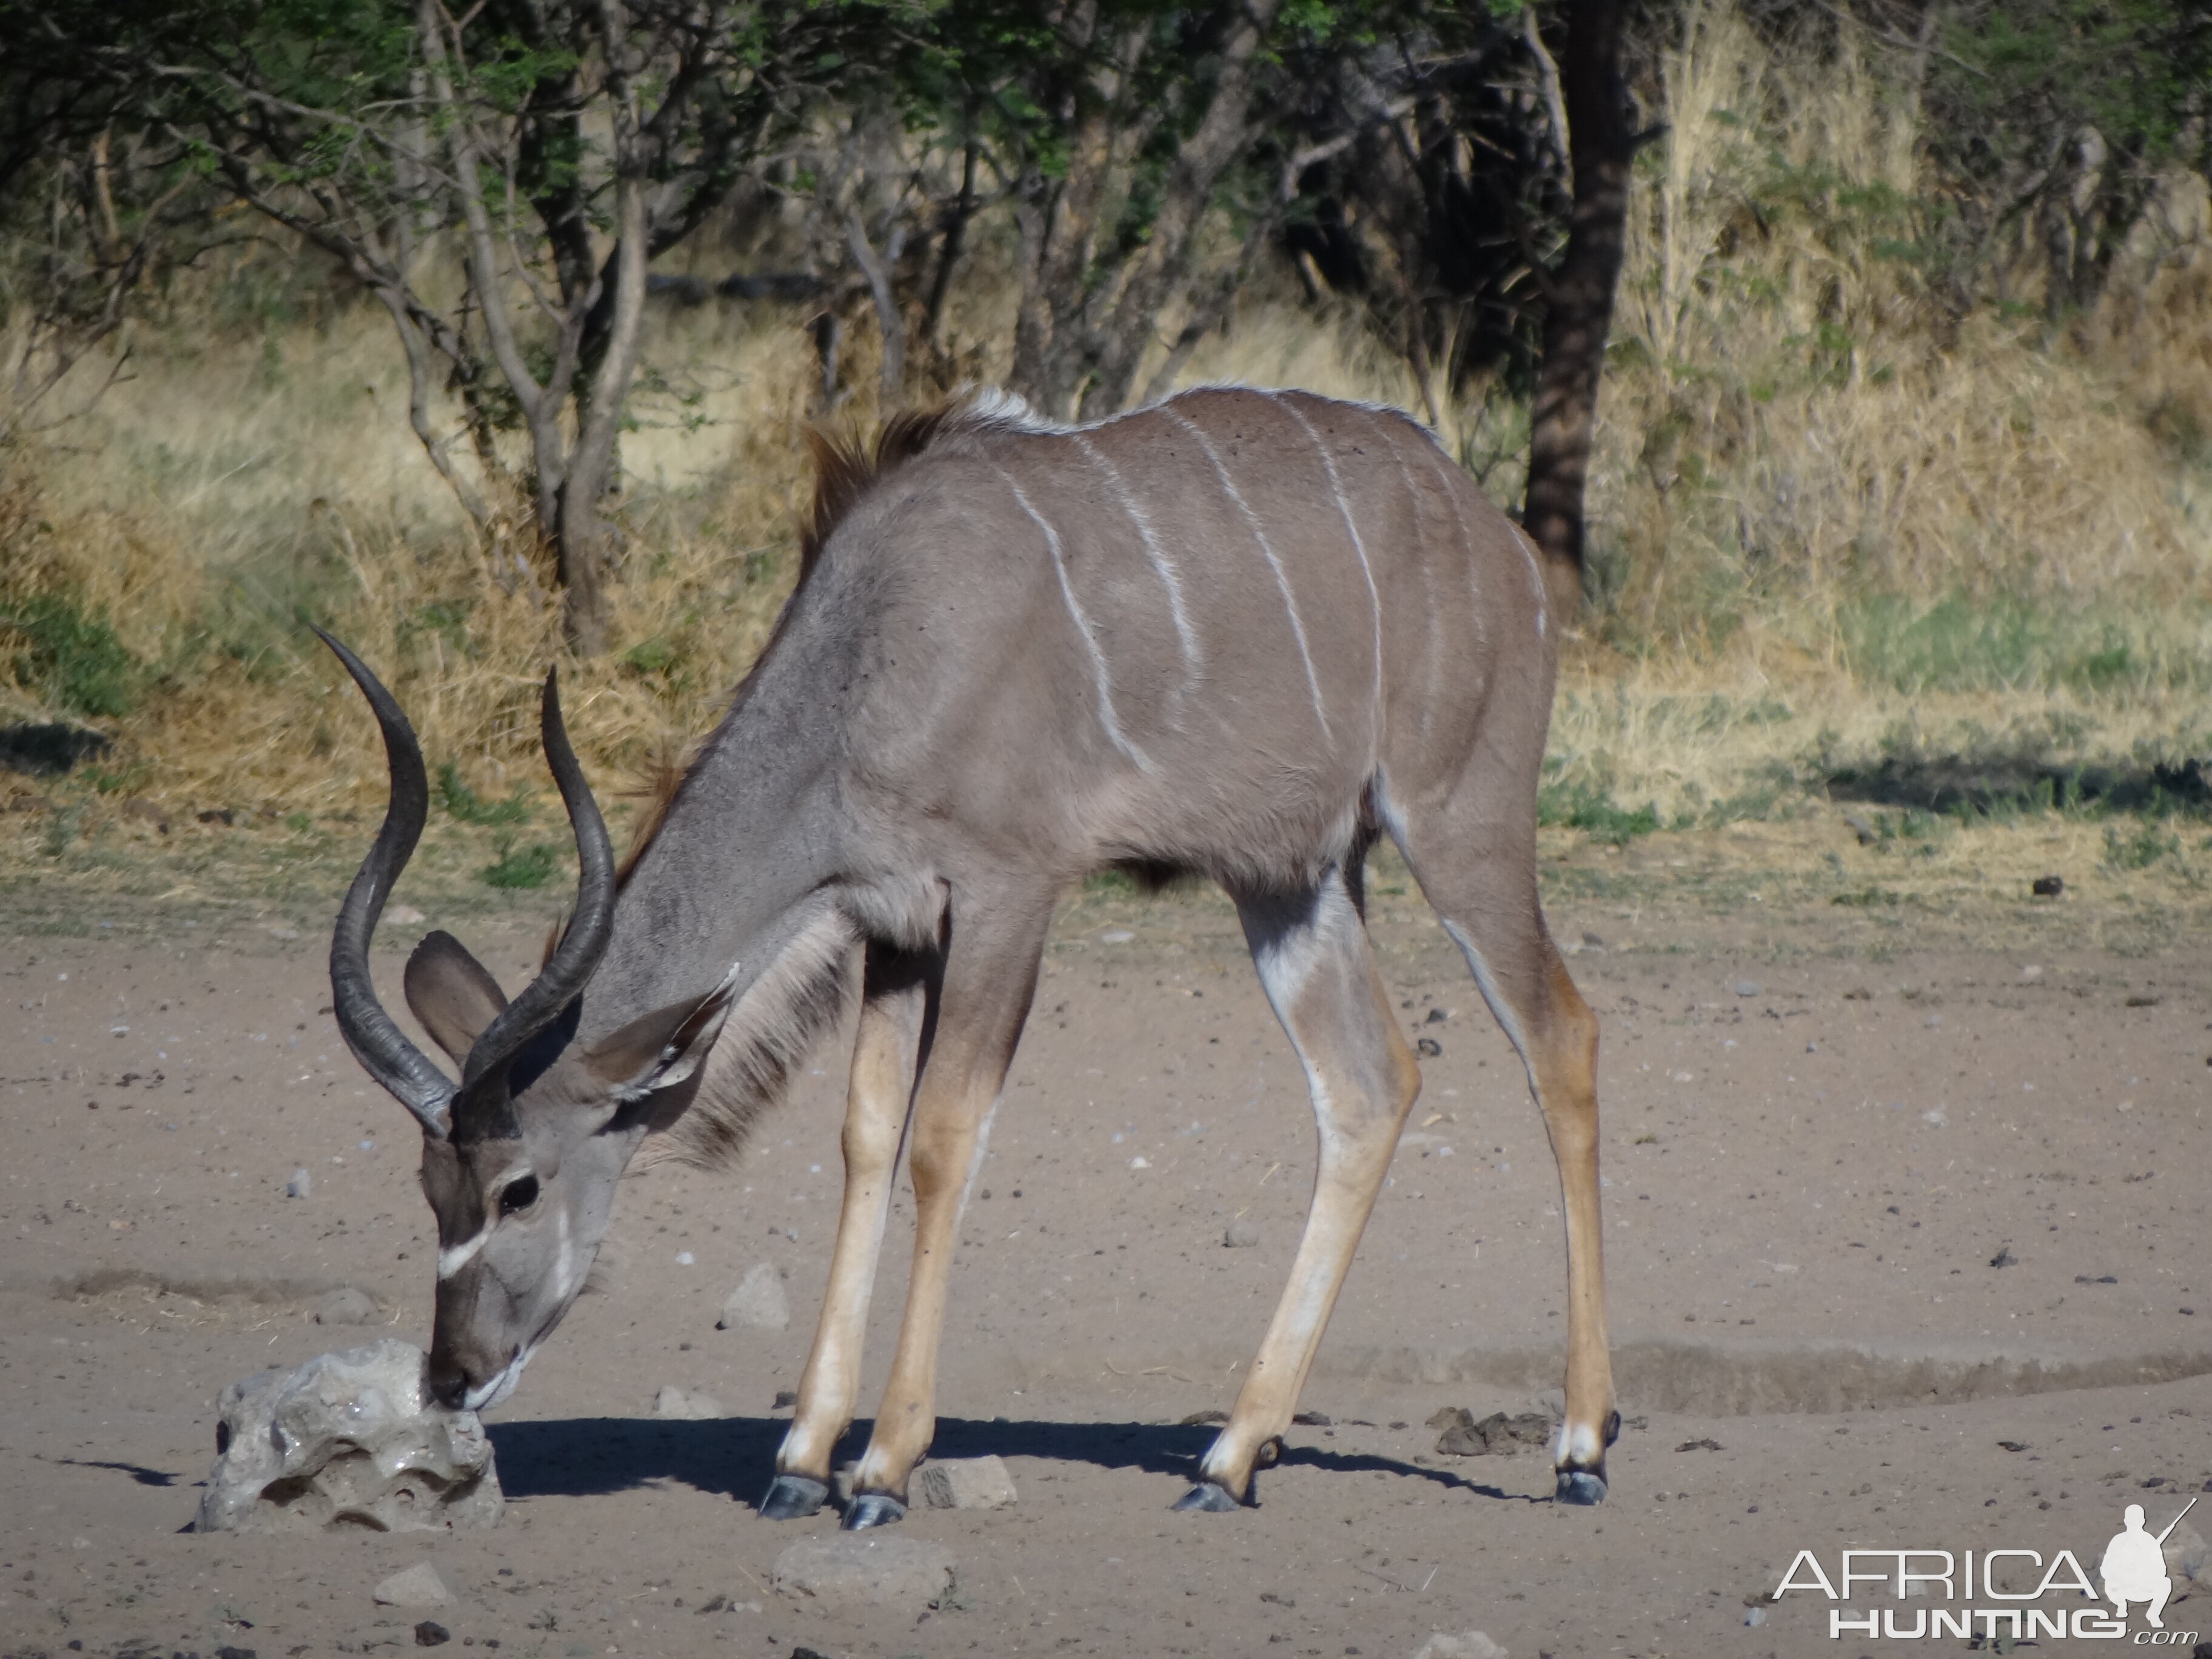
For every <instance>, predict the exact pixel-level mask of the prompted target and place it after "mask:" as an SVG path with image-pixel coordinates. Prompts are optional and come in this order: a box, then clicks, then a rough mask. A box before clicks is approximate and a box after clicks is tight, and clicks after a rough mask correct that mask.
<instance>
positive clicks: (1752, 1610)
mask: <svg viewBox="0 0 2212 1659" xmlns="http://www.w3.org/2000/svg"><path fill="white" fill-rule="evenodd" d="M1743 1622H1744V1623H1745V1624H1747V1625H1749V1626H1752V1627H1753V1629H1756V1628H1757V1627H1758V1626H1761V1625H1763V1624H1765V1622H1766V1609H1765V1607H1746V1608H1745V1609H1744V1610H1743Z"/></svg>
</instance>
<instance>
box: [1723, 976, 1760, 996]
mask: <svg viewBox="0 0 2212 1659" xmlns="http://www.w3.org/2000/svg"><path fill="white" fill-rule="evenodd" d="M1729 988H1730V989H1731V990H1733V991H1734V992H1735V994H1737V995H1738V996H1740V997H1755V996H1757V995H1758V994H1759V993H1760V992H1761V991H1763V990H1765V988H1766V987H1765V986H1764V985H1761V984H1760V983H1759V981H1757V980H1755V979H1740V980H1738V981H1736V982H1735V984H1734V985H1733V986H1731V987H1729Z"/></svg>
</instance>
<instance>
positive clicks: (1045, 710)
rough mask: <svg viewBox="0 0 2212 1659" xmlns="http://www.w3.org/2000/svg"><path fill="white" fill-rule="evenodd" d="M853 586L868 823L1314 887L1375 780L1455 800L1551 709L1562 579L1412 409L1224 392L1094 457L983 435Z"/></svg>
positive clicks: (857, 521)
mask: <svg viewBox="0 0 2212 1659" xmlns="http://www.w3.org/2000/svg"><path fill="white" fill-rule="evenodd" d="M824 559H825V563H826V567H827V568H824V569H823V570H822V571H820V572H818V573H817V578H819V579H822V580H817V583H816V584H814V586H815V589H816V591H815V592H812V593H809V594H804V595H802V599H801V602H800V603H801V607H802V609H803V610H805V611H813V610H815V609H816V607H817V606H818V607H820V611H819V612H818V613H817V614H819V615H822V616H825V617H826V615H828V614H829V613H833V612H837V611H842V613H843V615H844V617H845V618H846V624H847V625H848V626H851V625H852V624H853V623H854V617H855V613H858V615H859V616H860V617H864V618H865V621H863V622H861V623H860V634H859V637H858V638H857V639H856V640H855V641H854V654H853V658H852V661H853V664H854V667H853V670H852V673H851V681H850V686H851V692H852V695H851V697H850V701H849V702H847V703H846V705H845V715H846V722H847V724H846V738H845V742H846V769H847V771H848V777H849V778H850V779H851V780H852V784H851V785H850V786H849V787H850V788H851V791H852V797H853V804H854V805H855V806H858V807H860V808H862V809H863V810H864V811H865V810H866V809H867V808H869V807H871V806H872V807H873V808H874V809H875V811H872V812H870V813H869V814H868V815H869V816H870V817H879V819H880V820H881V821H883V822H884V823H886V824H887V825H888V824H889V823H891V822H892V821H896V825H897V826H898V830H899V832H900V833H901V834H902V838H904V837H911V836H919V837H920V838H921V839H922V840H924V841H934V840H936V839H938V838H937V837H935V836H930V835H929V834H928V833H927V825H929V824H933V823H942V824H945V825H950V826H955V827H957V836H947V837H945V842H946V843H947V844H948V845H949V844H951V842H954V841H957V842H958V843H959V844H960V845H962V846H963V847H973V846H976V845H978V844H979V842H980V844H981V845H983V846H987V847H989V848H991V849H992V854H991V855H992V856H994V857H1004V858H1015V859H1019V860H1024V861H1033V862H1036V863H1037V864H1039V865H1042V866H1051V867H1052V868H1053V869H1054V871H1055V872H1057V873H1058V874H1060V875H1061V876H1063V877H1066V878H1073V877H1074V876H1077V875H1080V874H1081V873H1083V872H1085V871H1087V870H1089V869H1092V868H1096V867H1097V866H1100V865H1101V864H1104V863H1108V862H1112V861H1115V860H1146V861H1156V862H1159V863H1164V864H1168V865H1172V866H1180V867H1185V868H1189V869H1194V870H1199V871H1203V872H1206V873H1208V874H1210V875H1212V876H1215V877H1216V878H1220V879H1222V880H1224V881H1225V883H1227V884H1230V885H1231V886H1232V887H1246V888H1249V887H1255V886H1260V887H1267V886H1296V885H1299V884H1303V883H1304V882H1305V881H1307V880H1310V878H1311V877H1312V875H1313V873H1314V872H1316V870H1317V869H1318V868H1319V867H1321V866H1323V865H1325V864H1327V863H1328V862H1329V861H1330V860H1334V859H1338V858H1340V857H1341V856H1342V855H1343V854H1344V853H1345V852H1346V849H1347V848H1348V847H1349V846H1350V844H1351V843H1352V840H1353V837H1354V833H1355V826H1356V824H1357V822H1358V814H1359V813H1360V811H1362V810H1363V807H1362V803H1363V800H1364V799H1369V798H1368V796H1367V794H1366V792H1367V790H1368V787H1369V786H1370V783H1371V782H1379V783H1382V784H1383V786H1384V787H1385V788H1386V789H1388V790H1391V791H1398V792H1403V791H1407V790H1415V791H1420V790H1431V789H1435V788H1437V787H1445V788H1449V787H1450V785H1451V783H1452V781H1453V780H1455V778H1457V777H1458V776H1459V775H1461V774H1462V772H1463V771H1464V770H1465V769H1466V768H1467V767H1468V764H1469V763H1471V762H1472V761H1474V760H1475V759H1476V758H1477V757H1478V755H1479V752H1480V750H1482V749H1483V748H1484V746H1485V738H1486V734H1487V733H1488V732H1490V729H1491V728H1492V726H1495V725H1497V724H1498V710H1499V708H1500V706H1501V705H1510V708H1508V709H1507V712H1506V715H1505V719H1506V720H1507V723H1509V724H1512V725H1515V726H1521V725H1525V724H1526V722H1527V720H1528V719H1529V718H1531V714H1530V712H1529V711H1534V714H1533V717H1534V718H1535V719H1536V720H1539V721H1540V722H1541V719H1542V718H1543V715H1544V713H1545V711H1547V710H1548V708H1549V703H1550V698H1551V687H1552V678H1553V660H1554V654H1553V629H1552V627H1551V625H1550V623H1549V621H1548V618H1547V607H1546V594H1545V588H1544V582H1543V578H1542V574H1541V569H1540V568H1539V566H1538V564H1537V562H1536V558H1535V556H1534V551H1533V550H1532V549H1531V548H1530V547H1529V545H1528V543H1527V541H1526V540H1525V538H1523V537H1522V534H1521V532H1519V531H1518V530H1517V529H1516V527H1515V526H1512V525H1511V524H1510V522H1509V521H1508V520H1506V519H1505V518H1504V515H1503V514H1501V513H1499V512H1498V510H1497V508H1496V507H1493V506H1492V504H1491V503H1490V502H1489V501H1487V500H1486V499H1485V498H1484V497H1483V496H1482V495H1481V494H1480V491H1479V490H1478V489H1475V487H1474V483H1473V482H1472V481H1471V480H1470V479H1468V477H1467V476H1466V475H1465V474H1464V473H1463V472H1462V471H1460V469H1458V468H1457V467H1455V466H1454V465H1451V463H1450V462H1449V460H1447V459H1445V457H1444V456H1443V455H1442V454H1441V453H1439V452H1438V450H1437V447H1436V445H1435V443H1434V442H1433V441H1431V438H1430V437H1429V435H1428V434H1427V433H1426V432H1425V431H1424V430H1423V429H1422V428H1419V427H1418V426H1416V425H1415V424H1414V423H1413V422H1411V421H1410V420H1408V419H1407V417H1406V416H1403V415H1401V414H1399V413H1397V412H1396V411H1395V410H1387V409H1379V408H1374V407H1370V406H1368V405H1365V404H1347V403H1341V402H1336V401H1334V400H1331V399H1328V398H1320V397H1316V396H1314V395H1312V394H1310V393H1304V392H1253V391H1245V390H1227V389H1225V390H1210V391H1200V392H1186V393H1184V394H1182V396H1180V397H1178V398H1174V399H1172V400H1170V402H1168V403H1165V404H1160V405H1157V406H1155V407H1152V408H1150V409H1146V410H1141V411H1139V412H1137V413H1135V414H1133V415H1129V416H1123V417H1121V418H1120V419H1118V420H1115V421H1111V422H1106V423H1104V424H1102V425H1099V426H1095V427H1090V428H1073V429H1069V428H1053V427H1048V426H1044V425H1042V424H1041V423H1036V422H1034V421H1033V420H1030V419H1027V418H1023V417H1019V416H1008V415H1006V414H1003V413H1000V412H998V411H997V410H995V409H994V407H993V406H991V405H984V406H982V407H981V408H976V409H970V410H967V411H964V412H961V413H957V414H955V415H954V416H951V417H949V418H947V419H946V420H945V422H943V423H942V424H941V425H940V426H939V428H938V429H937V430H936V431H935V432H934V433H933V434H932V435H931V437H930V440H929V442H928V445H927V447H926V449H925V450H924V451H923V453H921V455H920V456H919V457H918V458H916V459H913V460H911V461H909V462H907V463H906V464H905V465H902V466H900V467H899V468H898V469H896V471H892V472H890V474H889V476H887V477H884V478H883V479H882V480H881V481H880V482H878V483H876V484H875V485H874V486H873V487H872V489H869V490H868V491H867V492H866V494H865V495H863V497H862V499H861V500H860V501H859V502H858V503H857V504H856V506H855V507H854V509H853V510H852V512H851V513H850V514H849V516H848V517H847V518H846V520H844V521H843V522H842V524H841V525H839V526H837V528H836V530H835V532H833V533H832V534H831V536H830V537H829V542H828V546H827V549H826V551H825V554H824ZM810 600H811V601H812V603H811V604H810V603H809V601H810ZM804 620H805V618H804V617H803V615H795V616H794V622H801V623H803V621H804ZM1511 747H1512V748H1513V749H1514V750H1516V752H1517V751H1520V750H1525V749H1526V747H1527V745H1526V744H1525V743H1517V744H1513V745H1511ZM1536 747H1537V749H1538V750H1541V734H1540V735H1539V738H1538V741H1537V744H1536ZM1533 791H1534V778H1533V775H1532V776H1531V777H1530V778H1529V780H1528V792H1527V793H1528V794H1529V795H1530V796H1531V797H1532V798H1533ZM1367 810H1370V811H1376V812H1381V813H1387V811H1389V806H1388V803H1387V801H1379V802H1376V803H1374V804H1373V805H1371V806H1370V808H1368V809H1367ZM915 852H917V853H920V854H924V855H925V856H926V855H927V849H926V848H915Z"/></svg>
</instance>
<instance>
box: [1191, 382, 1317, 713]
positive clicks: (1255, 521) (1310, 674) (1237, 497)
mask: <svg viewBox="0 0 2212 1659" xmlns="http://www.w3.org/2000/svg"><path fill="white" fill-rule="evenodd" d="M1160 413H1161V414H1163V415H1164V416H1167V417H1168V418H1169V419H1170V420H1171V421H1173V422H1176V423H1177V424H1178V425H1180V426H1182V427H1184V428H1187V429H1188V431H1189V433H1190V435H1191V436H1192V437H1194V438H1195V439H1197V440H1198V447H1200V449H1203V450H1204V451H1205V452H1206V459H1207V460H1209V461H1211V462H1212V463H1213V476H1214V477H1217V478H1218V479H1220V480H1221V487H1222V488H1223V489H1225V490H1227V491H1228V492H1229V499H1230V500H1231V501H1234V502H1236V503H1237V511H1238V512H1240V513H1243V515H1244V522H1245V523H1246V524H1247V525H1248V526H1250V527H1251V531H1252V539H1253V540H1255V541H1256V542H1257V543H1259V544H1260V552H1261V556H1263V557H1264V558H1265V559H1266V560H1267V568H1268V569H1270V570H1272V571H1273V572H1274V573H1275V586H1277V587H1279V588H1280V589H1282V591H1283V609H1284V610H1285V611H1288V612H1290V617H1291V633H1292V634H1293V635H1297V641H1298V657H1299V659H1300V660H1301V661H1303V662H1304V664H1305V665H1306V690H1307V691H1308V692H1309V693H1310V695H1311V696H1312V698H1313V711H1314V718H1315V719H1316V720H1319V721H1320V722H1321V730H1322V736H1323V737H1325V738H1334V737H1335V735H1336V734H1335V733H1334V732H1331V731H1330V730H1329V729H1328V715H1327V714H1324V713H1323V712H1322V706H1321V678H1320V677H1319V676H1318V675H1316V673H1315V672H1314V665H1313V653H1312V652H1311V651H1310V650H1309V649H1308V648H1307V646H1306V625H1305V623H1304V621H1303V620H1302V619H1301V618H1300V617H1299V616H1298V602H1297V600H1296V599H1293V598H1292V597H1291V582H1290V578H1289V577H1287V576H1285V574H1283V562H1282V561H1281V560H1280V559H1278V558H1277V557H1276V556H1275V550H1274V549H1273V547H1272V546H1270V545H1269V544H1268V542H1267V532H1266V531H1265V530H1263V529H1261V526H1260V515H1259V514H1258V513H1255V512H1254V511H1253V510H1252V504H1251V503H1250V502H1249V501H1246V500H1245V499H1244V495H1243V491H1242V490H1240V489H1237V483H1236V481H1235V480H1234V479H1232V478H1231V477H1230V476H1229V469H1228V468H1227V467H1225V466H1224V465H1222V464H1221V456H1220V453H1219V452H1218V451H1217V450H1216V449H1215V448H1214V447H1213V440H1212V439H1211V438H1209V437H1207V436H1206V434H1205V433H1204V432H1202V431H1200V429H1199V427H1198V425H1197V423H1196V422H1194V421H1193V420H1192V419H1191V418H1190V416H1188V415H1185V414H1183V413H1182V412H1181V411H1180V410H1176V408H1175V407H1174V406H1173V405H1172V404H1161V405H1160Z"/></svg>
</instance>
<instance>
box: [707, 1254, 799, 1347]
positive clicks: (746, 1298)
mask: <svg viewBox="0 0 2212 1659" xmlns="http://www.w3.org/2000/svg"><path fill="white" fill-rule="evenodd" d="M790 1323H791V1298H790V1297H787V1296H786V1295H785V1294H784V1293H783V1275H782V1274H781V1273H778V1272H777V1271H776V1270H775V1263H774V1262H772V1261H756V1262H755V1263H754V1264H753V1265H752V1266H751V1267H750V1268H748V1269H747V1270H746V1272H745V1276H744V1278H743V1279H739V1280H738V1288H737V1289H736V1290H734V1291H731V1292H730V1294H729V1297H728V1299H727V1300H726V1301H725V1302H724V1303H723V1304H722V1316H721V1317H720V1319H718V1320H716V1321H715V1322H714V1328H715V1329H716V1330H718V1331H732V1330H740V1329H752V1330H761V1331H780V1330H781V1329H783V1328H784V1327H786V1326H787V1325H788V1324H790Z"/></svg>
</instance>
